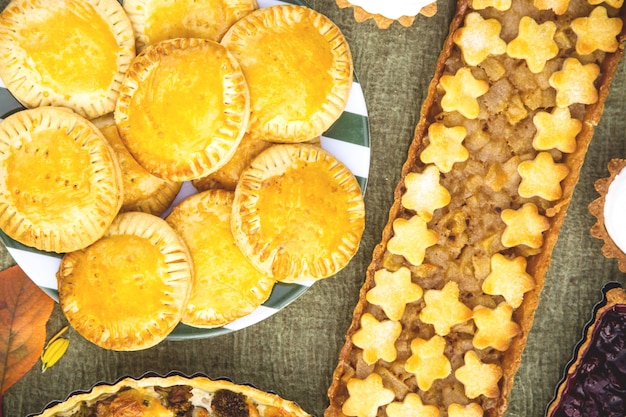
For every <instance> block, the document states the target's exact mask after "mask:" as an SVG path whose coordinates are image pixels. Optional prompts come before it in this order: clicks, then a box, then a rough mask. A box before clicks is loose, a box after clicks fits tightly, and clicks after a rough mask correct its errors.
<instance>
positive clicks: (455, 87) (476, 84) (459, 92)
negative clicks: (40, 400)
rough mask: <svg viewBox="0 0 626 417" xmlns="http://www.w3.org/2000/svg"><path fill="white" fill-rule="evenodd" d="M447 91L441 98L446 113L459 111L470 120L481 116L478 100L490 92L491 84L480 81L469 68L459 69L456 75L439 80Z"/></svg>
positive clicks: (445, 76)
mask: <svg viewBox="0 0 626 417" xmlns="http://www.w3.org/2000/svg"><path fill="white" fill-rule="evenodd" d="M439 84H440V85H441V88H443V90H444V91H445V94H444V96H443V97H442V98H441V107H442V108H443V110H444V111H448V112H452V111H458V112H459V113H461V114H462V115H463V116H464V117H467V118H468V119H475V118H477V117H478V115H479V114H480V105H479V104H478V100H477V98H478V97H480V96H482V95H483V94H485V93H486V92H487V91H489V83H488V82H487V81H485V80H478V79H476V78H474V75H472V71H471V70H470V69H469V68H468V67H462V68H459V70H458V71H457V72H456V73H455V74H454V75H443V76H442V77H441V79H440V80H439Z"/></svg>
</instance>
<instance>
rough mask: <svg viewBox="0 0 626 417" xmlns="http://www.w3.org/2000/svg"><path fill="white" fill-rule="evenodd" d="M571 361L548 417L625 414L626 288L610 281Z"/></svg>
mask: <svg viewBox="0 0 626 417" xmlns="http://www.w3.org/2000/svg"><path fill="white" fill-rule="evenodd" d="M604 298H605V299H604V300H603V302H601V303H599V304H598V305H597V306H596V309H595V311H594V314H593V318H592V320H591V322H590V323H589V324H588V326H587V328H586V332H585V334H584V338H583V339H582V340H581V341H580V342H579V344H578V346H577V347H576V350H575V357H574V358H573V359H572V361H571V362H570V363H569V364H568V366H567V368H566V370H565V375H564V378H563V380H562V381H561V382H560V383H559V385H558V387H557V390H556V395H555V398H554V399H553V400H552V402H551V403H550V405H549V406H548V411H547V414H546V416H547V417H573V416H585V417H623V416H624V410H626V355H625V354H624V347H625V346H626V292H624V289H623V288H621V287H617V286H615V285H614V284H608V285H607V288H605V294H604Z"/></svg>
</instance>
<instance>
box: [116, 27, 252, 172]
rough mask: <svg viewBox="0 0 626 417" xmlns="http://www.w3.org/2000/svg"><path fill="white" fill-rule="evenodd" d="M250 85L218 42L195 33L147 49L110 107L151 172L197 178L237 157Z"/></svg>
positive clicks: (135, 154) (138, 157)
mask: <svg viewBox="0 0 626 417" xmlns="http://www.w3.org/2000/svg"><path fill="white" fill-rule="evenodd" d="M249 117H250V97H249V91H248V83H247V82H246V79H245V78H244V75H243V72H242V69H241V67H240V66H239V63H238V62H237V60H236V59H235V58H234V57H233V55H232V54H231V53H230V52H229V51H228V50H227V49H226V48H225V47H224V46H222V45H220V44H219V43H217V42H215V41H211V40H208V39H199V38H176V39H171V40H164V41H161V42H159V43H157V44H154V45H151V46H149V47H147V48H146V49H144V50H143V51H142V52H141V53H140V54H139V55H137V57H136V58H135V60H134V61H133V64H132V66H131V69H130V70H129V71H128V72H127V73H126V77H125V78H124V82H123V87H122V91H121V94H120V97H119V99H118V101H117V104H116V107H115V122H116V124H117V127H118V131H119V134H120V136H121V138H122V140H123V142H124V144H125V145H126V146H127V148H128V150H129V151H130V153H131V154H132V155H133V157H134V158H135V159H136V160H137V162H139V164H140V165H141V166H143V167H144V168H145V169H146V170H147V171H148V172H150V173H151V174H153V175H155V176H158V177H161V178H164V179H169V180H171V181H185V180H191V179H195V178H200V177H203V176H206V175H209V174H210V173H212V172H214V171H215V170H217V169H218V168H220V167H222V166H223V165H224V164H226V162H228V160H229V159H230V158H231V157H232V156H233V155H234V153H235V151H236V150H237V146H238V145H239V143H240V142H241V139H242V137H243V135H244V133H245V131H246V127H247V126H248V120H249Z"/></svg>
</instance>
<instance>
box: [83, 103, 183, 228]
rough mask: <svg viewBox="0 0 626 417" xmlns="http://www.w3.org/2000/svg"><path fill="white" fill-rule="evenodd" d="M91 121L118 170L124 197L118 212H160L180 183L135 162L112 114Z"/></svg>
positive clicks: (175, 193)
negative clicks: (115, 157)
mask: <svg viewBox="0 0 626 417" xmlns="http://www.w3.org/2000/svg"><path fill="white" fill-rule="evenodd" d="M92 122H93V124H94V125H96V127H97V128H98V129H100V131H101V132H102V134H103V135H104V137H105V138H106V139H107V141H108V142H109V144H110V145H111V146H112V147H113V150H114V151H115V154H116V156H117V160H118V162H119V165H120V169H121V171H122V183H123V187H122V188H123V190H124V193H123V194H124V200H123V202H122V207H121V208H120V211H121V212H126V211H142V212H145V213H150V214H154V215H157V216H160V215H161V214H163V213H164V212H165V210H166V209H167V208H169V207H170V205H171V204H172V202H173V201H174V199H175V198H176V195H178V192H179V191H180V189H181V186H182V183H181V182H177V181H169V180H165V179H163V178H159V177H155V176H154V175H152V174H150V173H149V172H148V171H146V170H145V169H144V167H142V166H141V165H139V163H138V162H137V161H135V158H133V156H132V155H131V154H130V152H128V149H127V148H126V145H124V142H122V138H120V135H119V133H118V131H117V126H116V125H115V120H114V119H113V114H112V113H109V114H107V115H105V116H102V117H98V118H97V119H94V120H92Z"/></svg>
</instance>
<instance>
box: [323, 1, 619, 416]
mask: <svg viewBox="0 0 626 417" xmlns="http://www.w3.org/2000/svg"><path fill="white" fill-rule="evenodd" d="M557 3H563V2H558V1H552V2H550V1H541V0H519V1H516V2H511V1H508V0H460V1H458V3H457V11H456V13H455V15H454V16H453V19H452V22H451V25H450V32H449V35H448V37H447V38H446V40H445V42H444V45H443V50H442V52H441V55H440V57H439V59H438V60H437V64H436V68H435V74H434V77H433V79H432V81H431V84H430V86H429V89H428V95H427V97H426V99H425V101H424V103H423V106H422V109H421V113H420V121H419V123H418V125H417V127H416V130H415V135H414V138H413V141H412V142H411V144H410V148H409V151H408V155H407V159H406V161H405V162H404V164H403V167H402V174H401V180H400V181H399V183H398V184H397V186H396V188H395V192H394V202H393V205H392V207H391V209H390V213H389V221H388V223H387V224H386V225H385V228H384V230H383V237H382V241H381V243H380V244H379V245H378V246H376V248H375V250H374V253H373V258H372V262H371V264H370V265H369V267H368V269H367V276H366V279H365V282H364V284H363V287H362V288H361V291H360V297H359V302H358V304H357V306H356V308H355V310H354V315H353V319H352V323H351V325H350V327H349V329H348V330H347V335H346V342H345V344H344V346H343V348H342V349H341V353H340V356H339V361H338V365H337V367H336V369H335V372H334V375H333V381H332V383H331V386H330V387H329V390H328V396H329V407H328V408H327V409H326V411H325V417H373V416H376V417H394V415H398V414H400V412H401V411H399V410H408V409H411V410H416V409H421V408H423V406H428V407H435V409H430V410H427V411H424V412H425V413H426V412H427V413H429V415H430V414H432V415H436V416H441V417H459V416H484V417H498V416H502V415H504V413H505V411H506V408H507V405H508V395H509V393H510V391H511V388H512V384H513V380H514V376H515V373H516V371H517V369H518V367H519V365H520V358H521V355H522V351H523V349H524V346H525V344H526V337H527V335H528V333H529V330H530V327H531V325H532V321H533V314H534V312H535V310H536V308H537V305H538V303H539V299H540V293H541V290H542V288H543V285H544V279H545V275H546V271H547V269H548V266H549V264H550V258H551V253H552V250H553V248H554V245H555V243H556V240H557V237H558V233H559V228H560V227H561V224H562V223H563V220H564V218H565V213H566V210H567V207H568V205H569V203H570V201H571V198H572V193H573V190H574V186H575V184H576V182H577V181H578V175H579V172H580V168H581V165H582V163H583V160H584V156H585V152H586V150H587V147H588V145H589V142H590V140H591V138H592V135H593V128H594V126H595V125H596V124H597V123H598V121H599V119H600V116H601V113H602V109H603V105H604V102H605V100H606V96H607V94H608V91H609V86H610V82H611V79H612V77H613V76H614V74H615V72H616V68H617V64H618V62H619V61H620V59H621V57H622V55H623V50H621V49H620V48H617V49H615V48H614V42H617V43H618V44H620V43H621V42H623V41H624V28H623V25H622V24H621V22H623V19H624V13H625V11H624V9H622V8H621V7H622V6H621V5H620V6H619V7H618V8H611V7H606V8H605V7H604V6H596V7H594V6H593V5H590V4H588V3H587V0H569V1H565V3H566V4H565V10H562V9H561V6H562V4H557ZM601 7H602V9H600V10H598V9H599V8H601ZM546 9H554V13H552V12H546ZM556 9H558V14H559V17H558V18H557V17H556V16H555V14H556V13H557V12H556ZM605 10H606V12H607V15H606V16H605V15H604V11H605ZM581 19H582V20H581ZM613 19H614V20H613ZM574 22H577V23H576V24H574ZM599 22H602V23H599ZM573 26H576V29H574V28H573ZM600 26H602V27H600ZM576 31H578V32H579V33H581V34H582V33H585V35H583V36H585V37H587V38H588V39H586V41H585V42H584V46H583V45H582V44H581V45H579V46H578V47H576V44H577V42H579V41H581V40H580V38H579V35H577V34H576ZM592 33H599V34H598V35H589V36H588V35H587V34H592ZM594 40H595V41H598V43H599V44H595V46H594V47H593V51H591V48H592V47H591V46H590V45H591V44H594V42H593V41H594ZM600 44H601V45H600ZM555 46H556V47H557V50H555ZM603 187H606V183H604V185H603ZM622 194H623V193H622ZM422 196H425V197H422ZM596 213H597V211H596ZM621 218H622V219H623V216H621ZM407 274H408V275H409V279H410V283H411V284H414V285H415V286H416V287H413V288H414V289H416V288H417V287H419V288H420V289H421V290H422V291H423V295H422V296H421V297H418V298H415V295H416V294H418V292H417V291H416V292H415V293H414V297H413V298H408V297H405V294H406V292H407V282H406V281H407V278H404V277H406V276H407ZM385 276H394V277H395V276H397V277H398V278H397V282H398V283H397V285H395V286H394V285H390V284H389V283H388V282H387V281H386V280H381V279H380V277H385ZM400 277H403V279H400ZM381 287H382V288H381ZM377 288H381V289H380V292H384V294H386V297H387V299H395V298H397V300H396V301H395V302H394V304H393V308H390V306H388V305H386V304H385V303H381V302H380V297H372V296H371V294H372V293H374V294H375V293H376V291H377ZM396 294H397V295H396ZM397 304H402V305H403V308H402V309H401V310H399V309H398V306H397ZM398 311H402V315H401V316H400V315H399V314H398ZM371 323H385V326H387V327H389V328H392V327H393V326H394V324H395V327H397V325H400V327H401V331H400V333H399V334H398V335H397V337H395V338H394V337H393V336H394V335H395V333H391V332H387V333H385V337H384V338H381V340H380V342H379V344H376V343H363V341H362V336H361V335H362V334H363V331H367V329H368V328H371V327H372V324H371ZM441 343H443V344H444V346H443V347H441V346H440V344H441ZM374 354H375V355H377V356H376V357H373V355H374ZM416 355H424V356H428V357H429V358H430V357H432V358H434V359H433V360H432V363H430V362H429V363H428V364H425V363H422V362H421V361H420V357H416ZM374 359H375V360H374ZM448 364H449V367H448ZM622 410H623V408H622ZM413 412H414V415H416V412H415V411H413ZM420 412H421V411H420Z"/></svg>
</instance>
